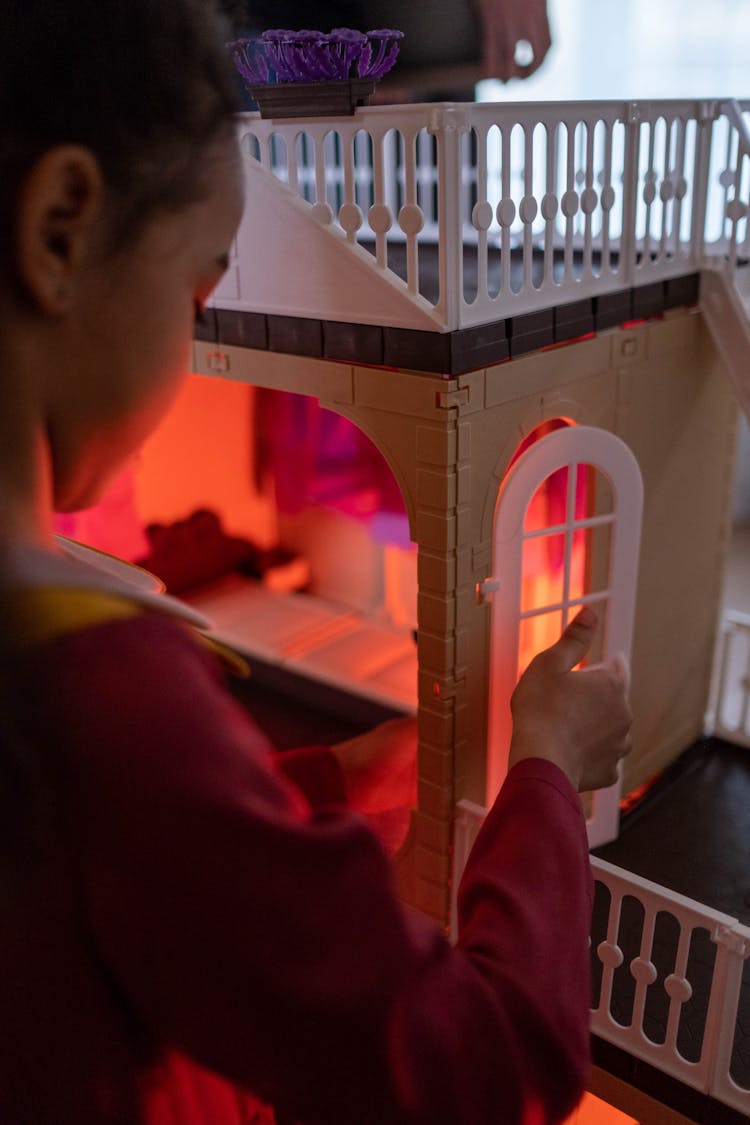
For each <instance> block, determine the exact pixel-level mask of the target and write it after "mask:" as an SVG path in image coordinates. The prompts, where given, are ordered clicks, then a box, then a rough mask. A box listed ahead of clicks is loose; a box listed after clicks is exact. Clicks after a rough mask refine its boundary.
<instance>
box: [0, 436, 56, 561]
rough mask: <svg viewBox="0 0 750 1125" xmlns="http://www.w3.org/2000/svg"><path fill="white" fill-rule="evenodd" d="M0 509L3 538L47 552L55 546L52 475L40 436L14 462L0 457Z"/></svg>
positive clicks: (46, 447)
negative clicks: (41, 548)
mask: <svg viewBox="0 0 750 1125" xmlns="http://www.w3.org/2000/svg"><path fill="white" fill-rule="evenodd" d="M6 448H8V447H7V446H6ZM23 453H25V454H26V456H24V455H23ZM0 509H1V511H2V516H1V519H0V525H1V528H2V530H1V531H0V534H2V537H3V538H4V539H6V540H9V541H17V542H23V543H31V544H34V545H35V546H38V547H45V548H47V549H50V548H51V547H53V546H54V536H53V531H52V473H51V466H50V456H49V448H48V446H47V442H46V440H45V439H44V438H43V437H42V435H41V434H37V435H35V437H34V438H33V439H32V441H31V443H30V447H27V449H26V450H24V451H23V452H19V455H18V457H17V458H16V459H15V461H14V463H12V464H8V462H7V459H6V458H4V457H0Z"/></svg>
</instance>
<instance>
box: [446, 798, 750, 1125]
mask: <svg viewBox="0 0 750 1125" xmlns="http://www.w3.org/2000/svg"><path fill="white" fill-rule="evenodd" d="M484 815H485V810H484V809H482V808H480V807H479V806H477V805H474V804H472V803H471V802H468V801H461V802H460V803H459V806H458V810H457V817H456V832H455V840H454V877H453V885H454V886H457V884H458V881H459V879H460V874H461V872H462V871H463V868H464V865H465V863H466V859H467V857H468V854H469V850H470V848H471V844H472V843H473V841H474V839H475V837H476V834H477V832H478V830H479V826H480V825H481V822H482V820H483V818H484ZM591 866H592V870H593V875H594V881H595V883H596V886H597V900H596V903H595V908H594V925H593V928H592V942H593V944H594V952H595V958H594V959H593V965H594V973H593V977H594V993H595V998H594V1003H593V1007H592V1012H591V1030H592V1032H593V1033H594V1034H595V1035H598V1036H600V1037H601V1038H603V1039H606V1040H607V1041H608V1042H610V1043H612V1044H614V1045H615V1046H617V1047H621V1048H622V1049H623V1050H624V1051H627V1052H628V1053H629V1054H631V1055H634V1056H635V1057H637V1058H639V1059H642V1060H644V1061H645V1062H647V1063H649V1064H650V1065H651V1066H654V1067H657V1068H658V1069H659V1070H662V1071H664V1072H666V1073H667V1074H669V1075H671V1076H672V1077H673V1078H676V1079H677V1080H678V1081H680V1082H683V1083H685V1084H686V1085H687V1086H690V1087H691V1088H693V1089H695V1090H699V1091H701V1092H702V1093H704V1094H708V1095H709V1096H710V1097H712V1098H715V1099H716V1100H717V1101H720V1102H723V1103H724V1104H725V1105H729V1106H732V1107H733V1108H734V1109H737V1110H739V1111H740V1112H742V1113H745V1114H748V1113H750V1088H749V1087H748V1086H747V1085H744V1084H742V1083H743V1082H744V1081H745V1079H742V1080H741V1079H740V1077H739V1075H738V1073H737V1072H738V1071H739V1070H740V1069H743V1068H741V1067H740V1066H739V1065H738V1060H740V1059H741V1057H742V1055H743V1053H744V1054H745V1055H746V1053H747V1051H748V1047H749V1045H750V1035H748V1033H747V1031H746V1029H747V1026H748V1023H747V1021H748V1015H749V1014H750V1013H749V1012H748V1005H749V1004H750V983H749V984H744V983H743V974H744V973H745V962H746V961H747V960H748V958H750V928H748V927H747V926H743V925H741V924H740V923H739V922H738V921H737V919H736V918H731V917H729V916H728V915H725V914H721V913H719V912H718V911H716V910H712V909H711V908H710V907H707V906H704V905H702V904H701V903H698V902H694V901H693V900H692V899H689V898H685V897H684V896H683V895H679V894H676V893H675V892H673V891H670V890H668V889H667V888H665V887H660V886H658V885H657V884H656V883H652V882H650V881H649V880H647V879H642V878H640V877H639V876H638V875H634V874H632V873H631V872H629V871H624V870H623V869H622V868H619V867H615V866H614V865H613V864H611V863H607V862H605V861H604V860H602V859H598V858H596V857H592V859H591ZM698 983H700V989H698ZM698 993H699V995H695V999H694V994H698ZM746 1073H747V1067H746V1066H745V1067H744V1074H746Z"/></svg>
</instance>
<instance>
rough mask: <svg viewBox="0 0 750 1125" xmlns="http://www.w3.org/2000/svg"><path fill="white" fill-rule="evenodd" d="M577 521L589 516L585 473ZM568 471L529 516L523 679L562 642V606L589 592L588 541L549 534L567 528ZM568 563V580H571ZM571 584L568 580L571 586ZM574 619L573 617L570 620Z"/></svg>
mask: <svg viewBox="0 0 750 1125" xmlns="http://www.w3.org/2000/svg"><path fill="white" fill-rule="evenodd" d="M574 488H575V493H574V506H575V512H574V515H575V518H576V519H580V518H581V517H582V516H584V515H585V513H586V508H587V502H588V481H587V474H586V471H585V469H584V471H581V470H580V469H579V472H578V477H577V480H576V482H575V485H574ZM567 495H568V470H567V469H561V470H560V471H559V472H558V473H553V474H552V476H550V477H548V478H547V480H546V481H544V483H543V484H542V486H541V488H539V490H538V491H537V493H536V495H535V496H534V497H533V499H532V501H531V504H530V505H529V508H528V509H527V513H526V520H525V522H524V535H525V536H526V538H525V542H524V548H523V578H522V583H521V621H520V628H519V643H518V675H519V676H520V675H521V674H522V673H523V672H524V671H525V669H526V668H527V667H528V665H529V663H530V662H531V660H533V658H534V657H535V656H536V655H537V653H539V652H541V651H542V649H545V648H548V647H549V646H550V645H551V644H554V642H555V641H556V640H557V638H558V637H559V636H560V632H561V630H562V628H563V624H564V623H567V622H564V621H563V611H562V609H561V606H562V603H563V602H566V603H570V602H572V601H575V600H576V599H578V598H581V597H583V595H584V593H585V589H586V537H585V535H584V534H580V533H577V532H574V533H572V534H571V533H570V532H565V531H557V532H550V533H548V534H546V533H545V534H535V533H539V532H544V531H545V529H546V528H552V527H560V525H561V524H563V523H565V522H566V521H565V501H566V498H567ZM566 557H567V567H568V570H567V576H566ZM566 578H567V580H566ZM570 616H572V614H570Z"/></svg>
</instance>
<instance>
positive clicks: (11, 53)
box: [0, 0, 238, 249]
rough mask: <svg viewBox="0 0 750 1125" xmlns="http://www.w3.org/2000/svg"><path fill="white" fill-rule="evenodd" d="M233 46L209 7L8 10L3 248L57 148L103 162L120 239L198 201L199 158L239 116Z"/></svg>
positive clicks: (77, 4) (146, 3)
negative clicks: (36, 175) (38, 163)
mask: <svg viewBox="0 0 750 1125" xmlns="http://www.w3.org/2000/svg"><path fill="white" fill-rule="evenodd" d="M228 35H229V32H228V29H227V27H226V26H225V24H224V21H223V19H222V18H220V16H219V14H218V12H217V9H216V8H215V6H214V4H213V3H212V2H211V0H73V2H71V3H61V0H5V2H4V4H3V13H2V19H0V243H2V241H3V240H4V239H7V238H8V237H10V234H11V231H10V230H9V229H8V227H9V224H10V223H12V215H13V211H14V201H15V197H16V193H17V192H18V189H19V185H20V183H21V181H22V179H23V176H24V175H25V174H26V172H27V171H28V170H29V168H30V167H31V166H32V165H33V163H34V161H35V160H36V159H37V158H38V157H39V156H40V155H41V154H42V153H43V152H44V151H46V150H47V149H49V148H51V147H53V146H55V145H58V144H65V143H73V144H82V145H85V146H87V147H88V148H90V149H91V151H92V152H93V153H94V154H95V155H96V157H97V158H98V160H99V162H100V164H101V167H102V170H103V172H104V176H105V180H106V182H107V185H108V187H109V188H110V191H111V198H112V200H113V203H114V205H115V214H116V216H117V230H118V233H119V236H120V238H121V239H122V238H124V237H125V236H126V235H127V234H129V233H130V232H131V231H132V230H133V229H134V228H136V227H137V226H138V225H139V224H140V223H141V222H142V221H143V220H144V219H145V218H147V217H148V215H149V214H150V213H152V212H153V211H154V210H156V209H158V208H159V207H167V208H171V207H179V206H180V205H182V204H183V203H187V202H189V201H191V199H194V198H196V197H198V196H199V195H200V188H201V176H200V156H201V153H202V152H203V151H204V150H205V149H206V148H207V147H208V146H209V145H210V143H211V141H212V140H214V139H218V138H219V136H220V135H221V133H222V131H223V130H226V129H227V128H228V124H229V121H230V119H231V115H232V114H233V112H234V111H235V110H236V108H237V106H238V93H237V86H236V82H235V80H234V76H233V74H232V71H231V66H230V63H229V59H228V53H227V51H226V48H225V45H224V44H225V42H226V39H227V38H228ZM0 249H1V247H0Z"/></svg>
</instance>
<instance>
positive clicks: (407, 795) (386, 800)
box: [331, 716, 417, 816]
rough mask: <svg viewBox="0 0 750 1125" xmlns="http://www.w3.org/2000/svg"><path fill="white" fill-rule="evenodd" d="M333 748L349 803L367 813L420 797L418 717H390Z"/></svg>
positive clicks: (405, 804) (407, 803) (411, 802)
mask: <svg viewBox="0 0 750 1125" xmlns="http://www.w3.org/2000/svg"><path fill="white" fill-rule="evenodd" d="M331 750H332V751H333V753H334V754H335V755H336V757H337V759H338V762H339V765H340V766H341V769H342V771H343V774H344V781H345V784H346V790H347V797H348V799H349V804H350V805H351V807H352V808H354V809H356V810H357V812H361V813H364V814H365V815H366V816H371V815H374V814H375V815H376V814H378V813H382V812H385V811H387V810H390V809H399V808H401V809H403V808H409V809H410V808H411V807H412V806H413V805H414V804H416V798H417V720H416V718H415V717H413V716H407V717H406V718H404V719H390V720H389V721H388V722H386V723H381V725H380V726H377V727H375V729H374V730H371V731H367V732H366V733H365V734H360V735H357V737H356V738H350V739H348V740H347V741H346V742H339V743H338V744H337V745H336V746H332V747H331Z"/></svg>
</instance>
